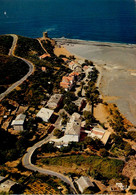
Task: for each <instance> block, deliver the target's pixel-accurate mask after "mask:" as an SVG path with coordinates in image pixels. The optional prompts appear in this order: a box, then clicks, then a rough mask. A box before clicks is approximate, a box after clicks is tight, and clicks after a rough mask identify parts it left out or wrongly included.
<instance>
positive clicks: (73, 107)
mask: <svg viewBox="0 0 136 195" xmlns="http://www.w3.org/2000/svg"><path fill="white" fill-rule="evenodd" d="M64 109H65V110H66V111H67V112H68V113H69V114H70V115H72V114H73V113H74V112H78V107H77V106H76V105H75V104H74V103H73V102H71V103H70V104H67V105H65V106H64Z"/></svg>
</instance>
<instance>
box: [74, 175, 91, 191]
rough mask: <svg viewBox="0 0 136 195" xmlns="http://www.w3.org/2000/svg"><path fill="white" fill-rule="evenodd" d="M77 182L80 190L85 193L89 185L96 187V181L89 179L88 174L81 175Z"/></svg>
mask: <svg viewBox="0 0 136 195" xmlns="http://www.w3.org/2000/svg"><path fill="white" fill-rule="evenodd" d="M75 182H76V184H77V185H78V188H79V190H80V192H81V193H83V192H84V190H85V189H87V188H89V187H91V188H95V185H94V183H93V182H91V180H90V179H89V177H86V176H81V177H80V178H79V179H78V180H76V181H75Z"/></svg>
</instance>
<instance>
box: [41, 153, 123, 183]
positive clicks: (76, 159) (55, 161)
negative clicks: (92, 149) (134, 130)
mask: <svg viewBox="0 0 136 195" xmlns="http://www.w3.org/2000/svg"><path fill="white" fill-rule="evenodd" d="M47 162H48V165H57V166H64V167H72V166H74V165H77V166H82V167H86V168H87V169H89V170H90V171H89V174H90V175H91V176H93V174H94V172H97V173H98V174H100V175H102V177H105V178H107V179H108V180H110V179H112V178H118V177H120V173H121V171H122V168H123V166H124V162H123V161H120V160H116V159H107V158H100V157H98V156H84V155H72V156H66V157H52V158H46V159H42V163H43V164H47ZM97 179H98V180H100V178H97Z"/></svg>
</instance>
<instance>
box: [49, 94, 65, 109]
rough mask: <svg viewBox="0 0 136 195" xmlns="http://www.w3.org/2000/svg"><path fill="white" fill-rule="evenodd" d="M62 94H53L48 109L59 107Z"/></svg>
mask: <svg viewBox="0 0 136 195" xmlns="http://www.w3.org/2000/svg"><path fill="white" fill-rule="evenodd" d="M62 96H63V95H62V94H54V95H52V96H51V97H50V99H49V101H48V103H47V106H48V107H49V108H50V109H53V110H54V109H56V108H58V107H59V106H60V104H61V103H62Z"/></svg>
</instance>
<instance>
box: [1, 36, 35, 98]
mask: <svg viewBox="0 0 136 195" xmlns="http://www.w3.org/2000/svg"><path fill="white" fill-rule="evenodd" d="M10 36H12V37H13V43H12V47H11V49H10V51H9V54H8V55H9V56H14V57H16V58H18V59H21V60H22V61H24V62H25V63H26V64H27V65H28V66H29V71H28V73H27V74H26V75H25V76H24V77H23V78H21V79H20V80H19V81H17V82H15V83H13V84H12V85H11V86H10V87H9V88H8V89H7V90H6V91H5V92H4V93H1V94H0V101H1V100H2V99H3V98H4V97H5V96H7V95H8V94H9V93H10V92H11V91H13V90H14V89H15V88H16V87H17V86H19V85H20V84H22V83H23V82H24V81H25V80H26V79H27V78H28V77H29V76H30V75H31V74H32V73H33V71H34V64H33V63H32V62H30V61H28V60H26V59H24V58H21V57H18V56H16V55H15V54H14V51H15V48H16V44H17V41H18V36H17V35H14V34H10Z"/></svg>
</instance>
